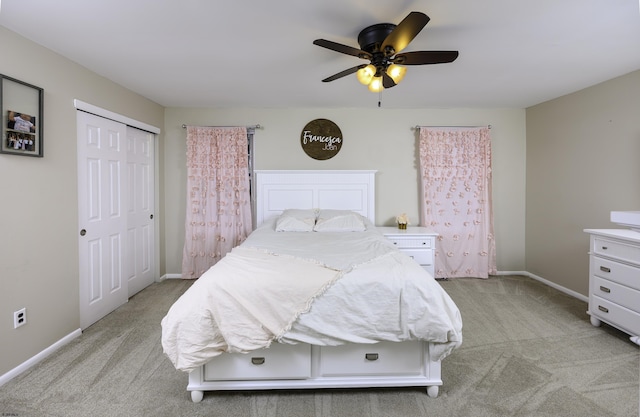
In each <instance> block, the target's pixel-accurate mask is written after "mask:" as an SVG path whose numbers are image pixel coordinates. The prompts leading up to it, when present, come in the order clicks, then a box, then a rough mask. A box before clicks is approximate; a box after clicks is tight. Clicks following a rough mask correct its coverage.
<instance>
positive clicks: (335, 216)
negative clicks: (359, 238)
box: [313, 210, 367, 232]
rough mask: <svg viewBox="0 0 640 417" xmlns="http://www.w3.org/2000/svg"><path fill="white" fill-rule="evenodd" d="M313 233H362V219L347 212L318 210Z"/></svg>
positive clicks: (365, 228) (363, 224) (363, 228)
mask: <svg viewBox="0 0 640 417" xmlns="http://www.w3.org/2000/svg"><path fill="white" fill-rule="evenodd" d="M313 230H314V231H315V232H364V231H365V230H367V227H366V226H365V223H364V218H363V217H362V216H361V215H359V214H358V213H355V212H353V211H349V210H320V212H319V213H318V218H317V220H316V225H315V226H314V227H313Z"/></svg>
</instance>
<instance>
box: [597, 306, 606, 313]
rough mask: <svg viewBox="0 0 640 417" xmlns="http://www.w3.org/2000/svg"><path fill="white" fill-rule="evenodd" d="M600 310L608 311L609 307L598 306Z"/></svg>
mask: <svg viewBox="0 0 640 417" xmlns="http://www.w3.org/2000/svg"><path fill="white" fill-rule="evenodd" d="M598 310H600V311H602V312H604V313H608V312H609V309H608V308H607V307H602V306H598Z"/></svg>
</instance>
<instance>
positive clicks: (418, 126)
mask: <svg viewBox="0 0 640 417" xmlns="http://www.w3.org/2000/svg"><path fill="white" fill-rule="evenodd" d="M423 127H486V128H487V129H491V125H486V126H420V125H415V126H414V127H412V128H411V129H413V130H420V129H421V128H423Z"/></svg>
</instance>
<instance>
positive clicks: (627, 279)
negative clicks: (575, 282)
mask: <svg viewBox="0 0 640 417" xmlns="http://www.w3.org/2000/svg"><path fill="white" fill-rule="evenodd" d="M591 274H593V275H594V276H598V277H601V278H605V279H607V280H609V281H614V282H617V283H620V284H623V285H626V286H627V287H630V288H634V289H636V290H639V291H640V268H636V267H634V266H631V265H625V264H621V263H618V262H615V261H611V260H609V259H604V258H600V257H598V256H592V257H591Z"/></svg>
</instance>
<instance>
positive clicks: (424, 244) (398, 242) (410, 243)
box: [387, 236, 433, 249]
mask: <svg viewBox="0 0 640 417" xmlns="http://www.w3.org/2000/svg"><path fill="white" fill-rule="evenodd" d="M387 239H389V240H390V241H391V242H392V243H393V244H394V245H395V246H396V247H398V248H424V249H432V246H433V243H432V242H433V239H432V238H430V237H427V238H404V237H395V236H387Z"/></svg>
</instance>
